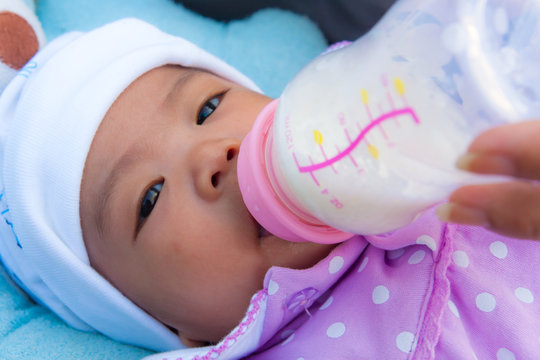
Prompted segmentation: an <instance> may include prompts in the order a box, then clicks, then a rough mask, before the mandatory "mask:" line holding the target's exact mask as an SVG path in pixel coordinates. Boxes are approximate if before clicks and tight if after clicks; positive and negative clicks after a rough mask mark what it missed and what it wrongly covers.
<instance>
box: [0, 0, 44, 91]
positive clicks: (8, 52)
mask: <svg viewBox="0 0 540 360" xmlns="http://www.w3.org/2000/svg"><path fill="white" fill-rule="evenodd" d="M44 42H45V35H44V33H43V29H42V27H41V24H40V22H39V20H38V18H37V17H36V15H35V14H34V9H33V3H32V2H30V1H24V0H0V60H1V62H0V93H1V92H2V91H3V89H4V88H5V86H6V85H7V84H8V83H9V81H10V80H11V79H12V78H13V77H14V76H15V74H17V71H18V70H20V69H21V68H22V67H23V66H24V65H25V64H26V63H27V62H28V60H30V58H31V57H32V56H33V55H34V54H35V53H36V52H37V51H38V50H39V48H40V47H41V46H43V44H44Z"/></svg>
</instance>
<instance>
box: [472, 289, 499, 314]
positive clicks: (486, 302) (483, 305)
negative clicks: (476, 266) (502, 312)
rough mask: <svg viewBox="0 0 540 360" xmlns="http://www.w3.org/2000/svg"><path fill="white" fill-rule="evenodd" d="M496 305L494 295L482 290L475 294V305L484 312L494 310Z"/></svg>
mask: <svg viewBox="0 0 540 360" xmlns="http://www.w3.org/2000/svg"><path fill="white" fill-rule="evenodd" d="M496 305H497V301H495V297H494V296H493V295H491V294H490V293H487V292H483V293H481V294H478V295H477V296H476V307H477V308H478V309H479V310H482V311H484V312H491V311H493V310H495V306H496Z"/></svg>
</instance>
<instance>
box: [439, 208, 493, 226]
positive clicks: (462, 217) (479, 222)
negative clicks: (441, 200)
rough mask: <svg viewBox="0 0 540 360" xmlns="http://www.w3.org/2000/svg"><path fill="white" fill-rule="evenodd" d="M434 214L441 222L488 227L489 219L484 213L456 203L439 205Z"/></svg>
mask: <svg viewBox="0 0 540 360" xmlns="http://www.w3.org/2000/svg"><path fill="white" fill-rule="evenodd" d="M436 214H437V216H438V217H439V219H440V220H441V221H442V222H451V223H458V224H465V225H475V226H483V227H485V228H489V227H490V222H489V218H488V216H487V215H486V213H485V212H483V211H482V210H479V209H475V208H471V207H468V206H464V205H460V204H456V203H446V204H442V205H440V206H439V207H438V208H437V210H436Z"/></svg>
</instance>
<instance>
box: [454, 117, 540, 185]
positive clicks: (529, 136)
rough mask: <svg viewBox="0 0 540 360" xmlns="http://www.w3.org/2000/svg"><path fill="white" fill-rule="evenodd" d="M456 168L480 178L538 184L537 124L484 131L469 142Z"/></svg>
mask: <svg viewBox="0 0 540 360" xmlns="http://www.w3.org/2000/svg"><path fill="white" fill-rule="evenodd" d="M457 166H458V167H459V168H461V169H463V170H467V171H472V172H477V173H482V174H501V175H510V176H515V177H519V178H523V179H530V180H540V121H539V120H535V121H526V122H521V123H516V124H508V125H502V126H499V127H496V128H493V129H490V130H487V131H486V132H484V133H482V134H480V135H479V136H478V137H477V138H476V139H475V140H474V141H473V142H472V144H471V145H470V146H469V149H468V152H467V154H465V155H464V156H462V157H461V158H460V159H459V160H458V162H457Z"/></svg>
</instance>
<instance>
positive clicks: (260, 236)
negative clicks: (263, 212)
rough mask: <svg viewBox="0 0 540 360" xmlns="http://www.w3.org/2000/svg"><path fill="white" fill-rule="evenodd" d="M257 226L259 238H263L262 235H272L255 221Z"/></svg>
mask: <svg viewBox="0 0 540 360" xmlns="http://www.w3.org/2000/svg"><path fill="white" fill-rule="evenodd" d="M257 225H258V227H259V238H264V237H267V236H270V235H272V234H271V233H270V232H269V231H268V230H266V229H265V228H263V227H262V226H261V224H259V223H257Z"/></svg>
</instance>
